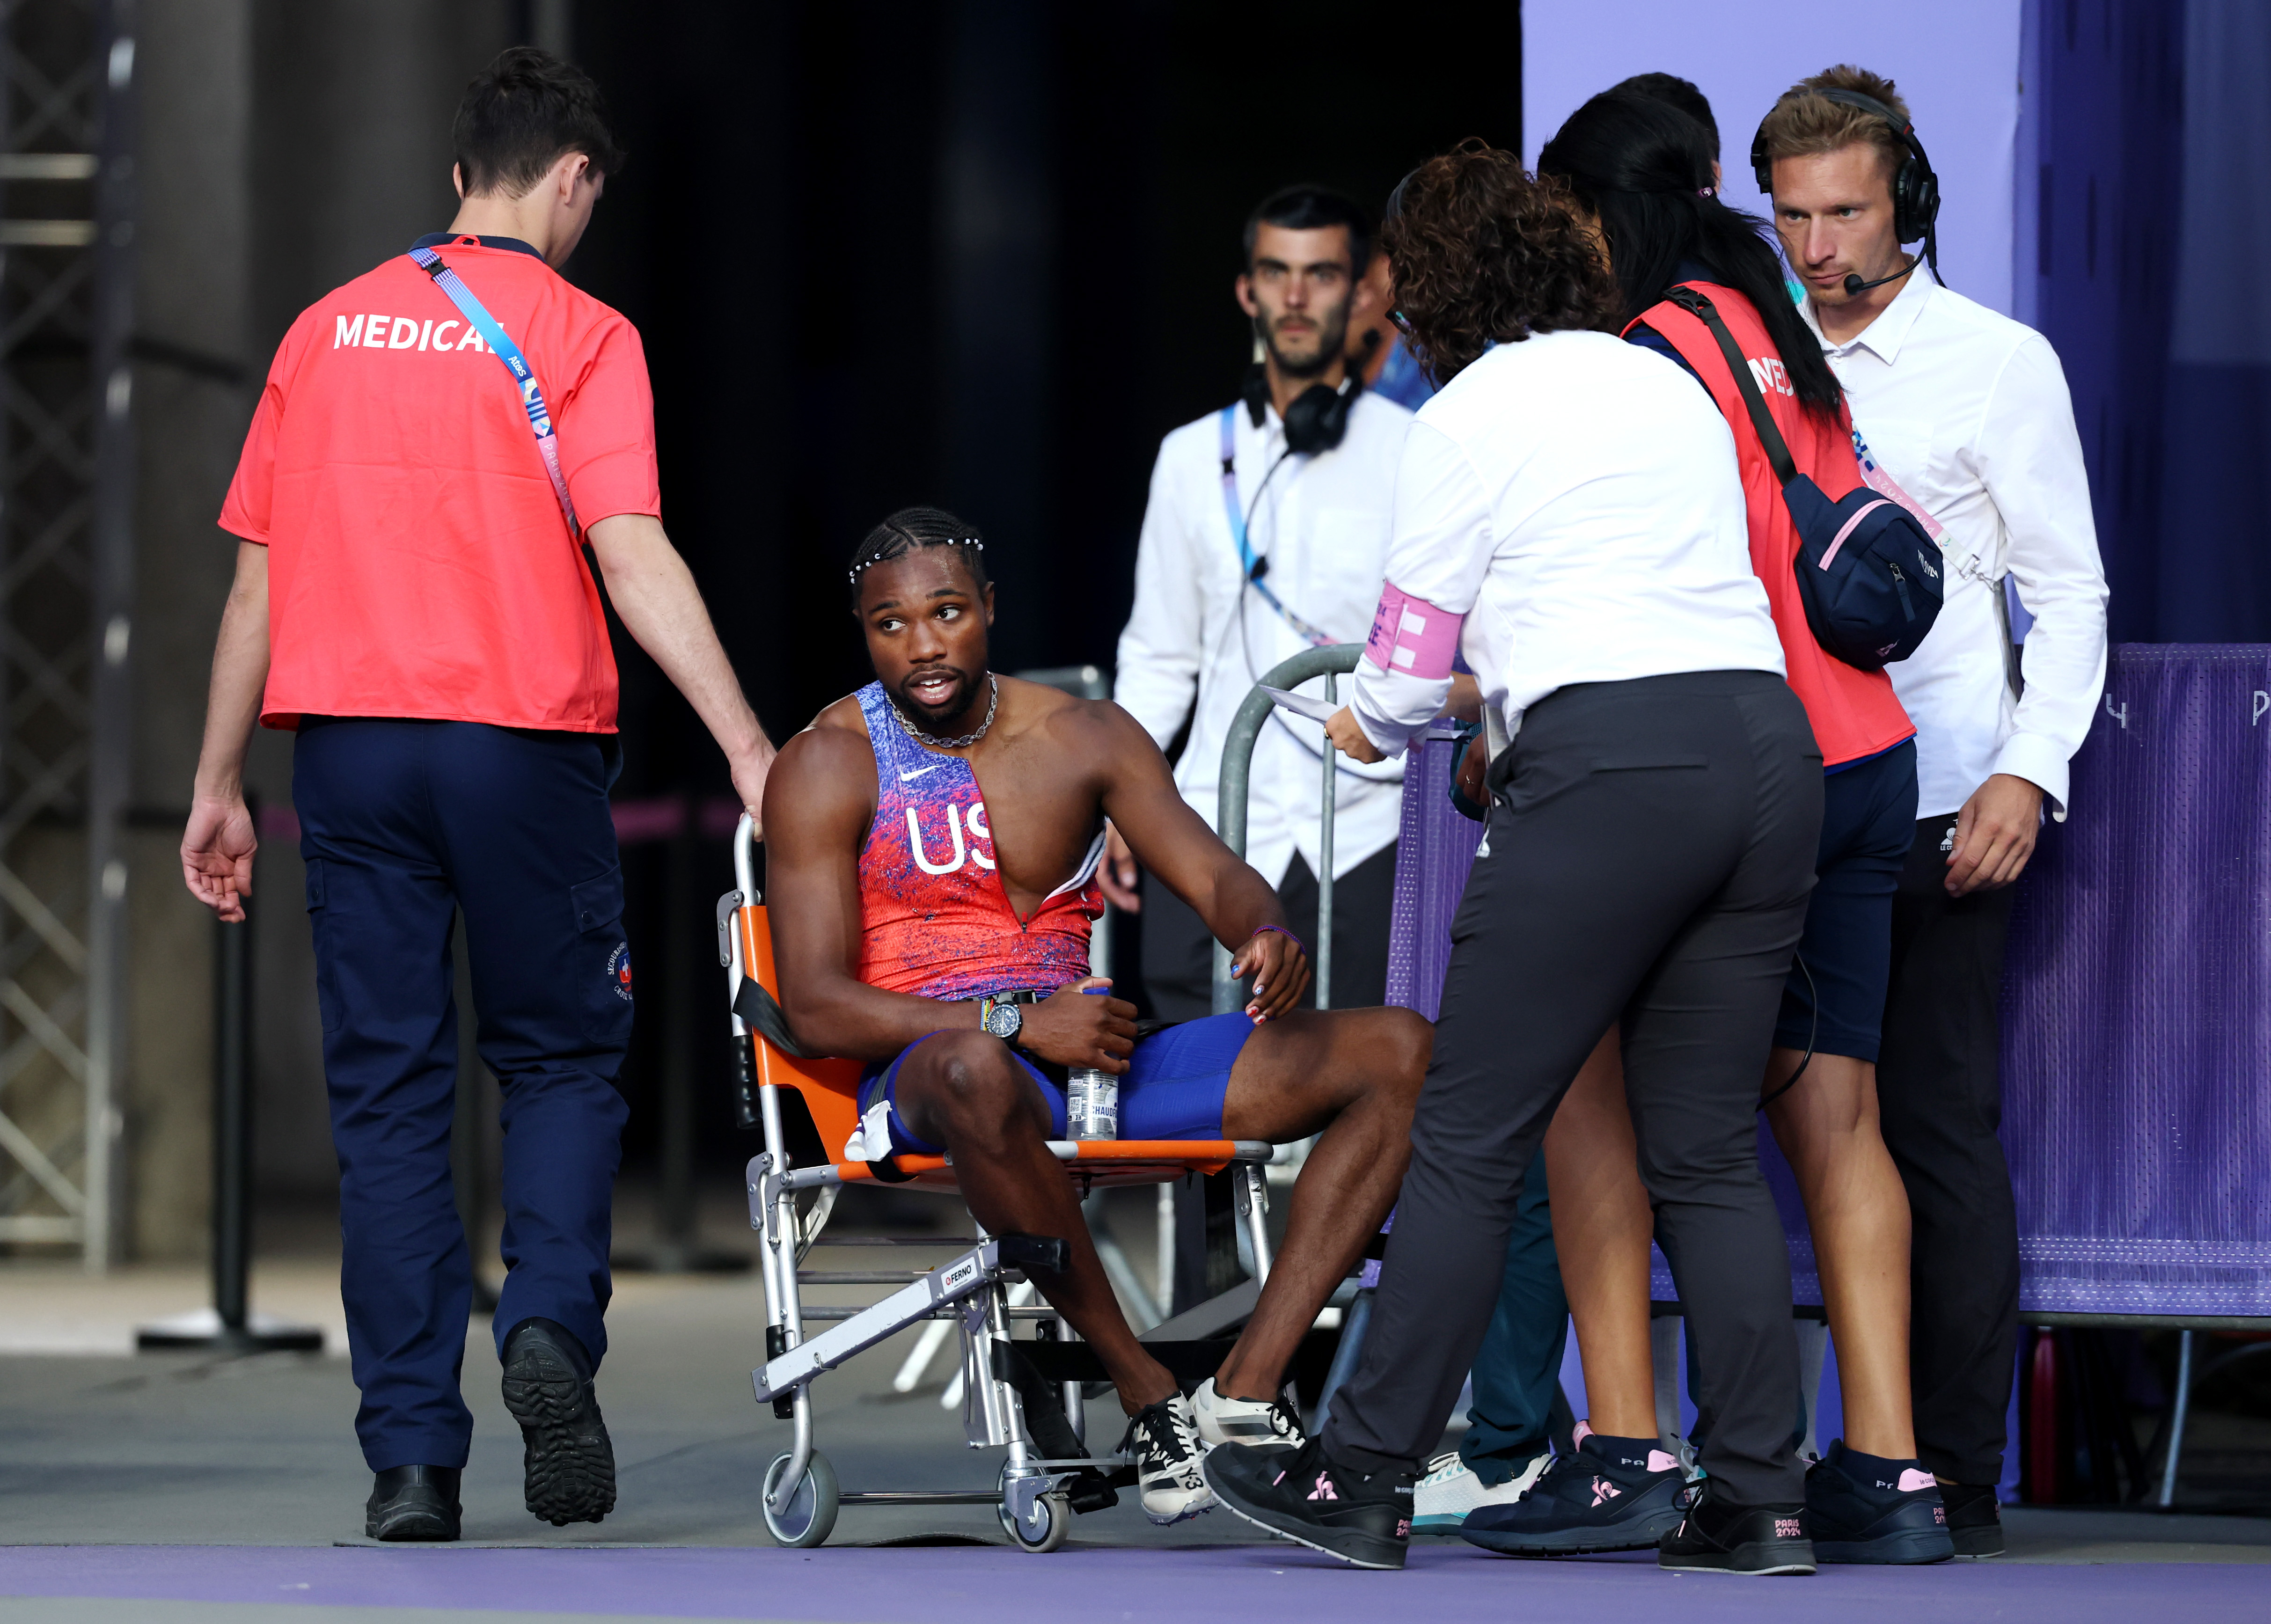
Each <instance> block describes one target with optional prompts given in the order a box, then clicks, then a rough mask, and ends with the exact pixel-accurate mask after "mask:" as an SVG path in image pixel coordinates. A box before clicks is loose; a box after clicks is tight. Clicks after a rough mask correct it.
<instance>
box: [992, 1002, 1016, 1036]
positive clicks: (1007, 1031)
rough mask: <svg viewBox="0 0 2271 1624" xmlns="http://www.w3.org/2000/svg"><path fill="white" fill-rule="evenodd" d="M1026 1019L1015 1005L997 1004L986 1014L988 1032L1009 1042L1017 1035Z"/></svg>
mask: <svg viewBox="0 0 2271 1624" xmlns="http://www.w3.org/2000/svg"><path fill="white" fill-rule="evenodd" d="M1024 1024H1025V1017H1024V1014H1023V1012H1021V1011H1020V1010H1019V1009H1018V1008H1017V1006H1016V1004H1013V1003H1005V1004H997V1005H995V1006H994V1008H993V1009H988V1010H987V1012H986V1030H987V1032H992V1033H993V1034H994V1036H995V1037H997V1038H1000V1039H1002V1040H1003V1041H1004V1042H1007V1041H1008V1040H1009V1039H1011V1038H1014V1037H1016V1035H1017V1030H1018V1028H1019V1027H1021V1026H1023V1025H1024Z"/></svg>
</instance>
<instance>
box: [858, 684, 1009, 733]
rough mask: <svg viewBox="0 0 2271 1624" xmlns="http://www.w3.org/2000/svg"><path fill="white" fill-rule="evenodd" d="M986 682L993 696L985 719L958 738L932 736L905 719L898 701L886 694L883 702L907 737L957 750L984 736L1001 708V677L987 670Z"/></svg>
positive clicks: (905, 716) (988, 704) (989, 700)
mask: <svg viewBox="0 0 2271 1624" xmlns="http://www.w3.org/2000/svg"><path fill="white" fill-rule="evenodd" d="M986 682H987V686H988V687H989V688H990V689H992V690H993V697H991V698H989V699H987V702H986V719H985V720H984V721H982V722H980V723H979V724H978V731H977V732H976V733H966V734H963V735H962V737H960V738H959V739H934V738H932V737H931V736H930V735H929V734H927V733H925V732H923V731H922V729H921V728H920V727H917V726H915V725H914V724H913V723H912V722H911V721H909V720H907V715H906V712H905V711H902V710H900V709H899V702H898V701H897V700H896V699H892V698H890V696H888V695H886V696H885V702H886V703H887V704H890V707H891V714H892V715H893V716H896V717H897V718H898V719H899V726H901V727H904V728H905V729H906V734H907V737H909V738H910V739H912V740H913V741H915V742H916V743H917V744H927V745H928V746H930V748H931V749H934V750H958V749H964V748H966V747H967V746H970V745H972V744H975V743H977V742H978V741H979V740H980V739H982V738H984V737H985V736H986V730H987V728H989V727H991V726H994V711H996V710H998V709H1000V708H1001V678H999V677H997V676H995V675H994V674H993V673H992V672H990V671H989V672H987V674H986Z"/></svg>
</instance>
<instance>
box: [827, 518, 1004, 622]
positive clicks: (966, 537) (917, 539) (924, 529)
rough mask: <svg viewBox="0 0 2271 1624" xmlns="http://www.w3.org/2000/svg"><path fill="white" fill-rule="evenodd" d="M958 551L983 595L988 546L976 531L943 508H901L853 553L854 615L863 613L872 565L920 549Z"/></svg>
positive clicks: (863, 539) (851, 576)
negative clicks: (864, 584) (865, 578)
mask: <svg viewBox="0 0 2271 1624" xmlns="http://www.w3.org/2000/svg"><path fill="white" fill-rule="evenodd" d="M922 547H957V548H962V549H963V551H962V562H963V564H964V567H966V568H967V569H968V570H969V571H970V575H971V578H972V580H974V581H976V582H977V583H978V590H979V592H984V591H985V590H986V587H987V579H986V543H985V541H984V540H981V539H980V538H979V534H978V532H977V530H976V528H975V527H974V526H972V525H967V524H964V522H963V521H962V520H960V519H958V518H955V517H954V515H953V514H951V513H949V512H948V511H947V510H945V509H943V508H901V509H900V510H898V511H897V512H896V513H894V514H892V515H891V516H890V518H887V519H885V520H884V521H883V522H882V524H880V525H876V526H875V528H874V529H873V530H871V531H869V532H868V533H867V535H866V536H864V537H863V538H861V540H860V545H859V546H858V547H856V548H853V549H852V567H851V570H850V571H849V572H848V573H847V574H846V575H845V579H846V580H847V581H849V582H850V583H851V584H852V612H853V614H854V615H857V614H858V613H859V612H860V576H862V575H863V574H865V573H866V572H867V570H868V569H869V568H870V567H871V566H873V565H875V564H882V563H889V562H890V561H891V560H892V559H894V558H904V557H905V556H906V555H908V554H909V553H912V552H913V551H914V550H915V549H916V548H922Z"/></svg>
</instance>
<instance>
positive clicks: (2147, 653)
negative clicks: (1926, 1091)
mask: <svg viewBox="0 0 2271 1624" xmlns="http://www.w3.org/2000/svg"><path fill="white" fill-rule="evenodd" d="M2267 712H2271V647H2265V646H2262V645H2239V644H2133V645H2127V646H2124V647H2120V648H2118V649H2116V650H2115V651H2114V653H2113V658H2112V661H2111V668H2110V669H2109V671H2108V673H2107V675H2106V689H2105V698H2104V700H2103V703H2102V704H2100V705H2099V707H2098V711H2097V718H2096V724H2095V726H2092V727H2091V729H2090V734H2089V741H2088V742H2087V743H2086V744H2084V745H2083V747H2082V749H2081V753H2080V754H2079V755H2078V756H2075V758H2074V782H2073V786H2072V789H2071V792H2070V793H2071V802H2070V805H2071V815H2070V817H2069V819H2068V821H2067V822H2066V823H2063V824H2059V823H2051V824H2048V825H2046V826H2045V827H2044V831H2043V838H2042V843H2041V845H2040V846H2038V847H2037V848H2036V856H2035V859H2034V861H2033V864H2032V866H2031V868H2030V869H2029V873H2028V875H2027V877H2026V879H2025V880H2024V881H2022V883H2021V886H2020V890H2019V896H2018V899H2017V903H2016V906H2015V909H2014V914H2013V918H2012V923H2011V941H2010V949H2009V953H2008V956H2007V959H2006V962H2005V970H2004V983H2003V1143H2004V1147H2005V1149H2006V1151H2007V1153H2008V1155H2009V1157H2010V1160H2011V1176H2012V1181H2013V1182H2014V1185H2015V1186H2016V1187H2017V1189H2018V1196H2019V1233H2020V1254H2021V1257H2022V1260H2023V1264H2024V1269H2023V1274H2022V1287H2021V1302H2022V1305H2023V1307H2027V1308H2032V1309H2037V1310H2047V1311H2064V1312H2068V1313H2100V1314H2200V1315H2211V1314H2213V1315H2271V714H2267Z"/></svg>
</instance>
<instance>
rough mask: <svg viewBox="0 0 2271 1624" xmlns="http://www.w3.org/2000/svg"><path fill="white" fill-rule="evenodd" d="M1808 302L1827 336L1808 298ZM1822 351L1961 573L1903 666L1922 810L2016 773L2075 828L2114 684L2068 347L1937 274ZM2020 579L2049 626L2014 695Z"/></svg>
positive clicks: (1898, 671) (1856, 417)
mask: <svg viewBox="0 0 2271 1624" xmlns="http://www.w3.org/2000/svg"><path fill="white" fill-rule="evenodd" d="M1802 309H1803V312H1804V315H1805V317H1806V324H1807V325H1808V326H1810V327H1812V328H1813V332H1814V336H1815V337H1816V338H1821V320H1820V318H1819V317H1817V316H1816V314H1815V313H1814V309H1813V302H1812V301H1810V300H1809V301H1808V302H1806V304H1805V305H1804V306H1803V307H1802ZM1821 347H1822V349H1823V351H1824V353H1825V354H1827V355H1828V358H1829V365H1830V369H1831V370H1833V371H1835V373H1836V374H1837V377H1838V381H1839V382H1840V383H1842V384H1844V386H1845V392H1846V398H1847V399H1848V401H1849V403H1850V406H1851V407H1852V411H1853V423H1854V427H1855V428H1857V429H1858V431H1859V434H1860V436H1861V438H1862V439H1863V440H1864V441H1865V442H1866V443H1867V446H1868V451H1869V454H1870V455H1871V456H1872V457H1873V458H1874V459H1875V460H1876V461H1877V463H1878V464H1879V465H1880V466H1881V467H1882V468H1883V469H1884V471H1885V472H1886V473H1889V474H1890V475H1891V476H1892V478H1893V479H1894V480H1895V481H1896V482H1897V483H1898V484H1899V486H1900V487H1901V488H1902V490H1904V491H1906V492H1907V493H1908V495H1910V496H1911V497H1913V498H1915V500H1916V503H1917V505H1919V506H1921V507H1922V508H1923V509H1924V510H1925V512H1927V513H1929V514H1931V515H1932V518H1935V519H1937V520H1938V521H1939V522H1940V525H1941V526H1942V527H1943V530H1944V532H1945V533H1944V534H1943V535H1942V536H1941V537H1940V545H1941V546H1942V547H1944V548H1946V549H1947V555H1948V562H1949V563H1950V565H1951V566H1952V568H1951V569H1950V570H1948V573H1947V577H1946V582H1947V600H1946V602H1945V603H1944V605H1943V606H1942V607H1941V609H1940V618H1939V619H1938V620H1937V621H1935V622H1933V623H1932V634H1931V635H1930V636H1929V637H1926V638H1925V640H1924V645H1923V646H1922V647H1921V648H1919V649H1917V652H1915V653H1914V654H1912V655H1910V657H1909V658H1908V659H1904V660H1902V661H1900V662H1899V663H1898V664H1896V665H1894V666H1892V667H1889V669H1890V671H1891V673H1892V677H1893V687H1894V688H1895V690H1896V691H1898V693H1899V694H1900V697H1901V703H1902V704H1903V705H1905V706H1906V707H1907V708H1908V713H1909V716H1910V719H1911V720H1913V721H1914V722H1915V723H1916V725H1917V816H1918V817H1920V818H1925V817H1938V816H1945V815H1946V814H1947V813H1950V812H1954V811H1956V810H1958V809H1959V808H1962V805H1963V803H1964V802H1965V801H1968V800H1969V799H1970V797H1971V794H1972V792H1973V791H1975V790H1977V788H1978V787H1979V786H1981V785H1982V784H1984V783H1985V782H1986V781H1987V779H1988V778H1989V777H1990V776H1991V775H1992V774H1994V773H1998V772H2007V773H2010V774H2013V775H2014V776H2015V777H2018V778H2024V779H2026V780H2027V781H2028V782H2029V783H2030V784H2034V785H2036V786H2040V788H2041V789H2042V791H2043V793H2044V796H2045V797H2046V798H2047V800H2048V801H2049V802H2050V807H2051V814H2052V816H2056V817H2059V818H2064V817H2065V816H2066V763H2067V761H2068V760H2069V759H2070V758H2071V757H2072V756H2073V755H2074V752H2075V751H2076V750H2078V749H2081V741H2082V740H2083V739H2084V738H2085V737H2087V736H2088V734H2089V722H2090V717H2091V715H2092V713H2093V712H2094V711H2096V706H2097V701H2098V696H2099V694H2100V693H2101V692H2103V689H2104V686H2105V570H2104V568H2103V565H2102V564H2101V563H2100V562H2099V561H2098V556H2097V527H2096V524H2095V522H2094V521H2093V520H2092V518H2091V516H2090V509H2089V474H2088V472H2087V470H2086V469H2085V468H2084V466H2083V464H2082V459H2081V438H2080V437H2079V436H2077V435H2076V434H2075V432H2074V402H2073V400H2072V399H2071V397H2070V396H2069V395H2068V394H2067V392H2066V374H2065V373H2064V372H2063V371H2062V370H2061V369H2059V360H2058V355H2057V354H2056V353H2055V352H2054V351H2052V350H2051V346H2050V341H2049V340H2048V339H2044V337H2043V336H2042V334H2040V333H2038V332H2035V331H2034V329H2032V328H2031V327H2028V326H2025V325H2023V324H2021V323H2018V322H2014V321H2013V320H2012V319H2011V318H2010V317H2007V316H1999V315H1998V314H1996V313H1995V312H1994V311H1992V310H1991V309H1987V308H1986V307H1985V306H1984V305H1979V304H1975V303H1973V302H1971V301H1970V300H1969V299H1966V298H1964V297H1963V296H1962V294H1955V293H1950V292H1949V291H1948V290H1947V288H1945V287H1940V286H1939V285H1938V284H1937V283H1935V282H1933V281H1932V279H1931V274H1930V272H1925V271H1918V272H1916V273H1915V274H1914V275H1912V276H1910V278H1909V279H1908V280H1907V281H1905V282H1904V283H1902V286H1901V291H1900V293H1899V294H1898V295H1897V296H1896V297H1895V299H1894V300H1893V302H1891V303H1890V304H1888V305H1887V306H1886V307H1885V309H1883V310H1881V311H1880V312H1879V313H1878V316H1877V319H1876V320H1874V321H1873V322H1871V323H1870V324H1868V326H1866V327H1865V328H1864V329H1862V331H1861V332H1860V333H1859V334H1858V335H1857V336H1856V337H1854V338H1852V339H1849V340H1848V341H1846V342H1845V343H1843V344H1831V343H1830V342H1829V341H1828V339H1822V340H1821ZM2006 573H2008V574H2009V575H2010V577H2012V579H2013V580H2014V581H2015V582H2017V584H2018V588H2019V600H2020V601H2021V602H2022V603H2023V604H2024V605H2025V606H2026V607H2027V609H2028V611H2029V613H2030V614H2031V615H2033V616H2034V617H2035V619H2034V625H2033V627H2032V629H2029V632H2028V633H2027V641H2026V644H2025V653H2024V658H2023V662H2022V672H2023V674H2024V677H2025V692H2024V696H2023V697H2018V698H2015V699H2014V697H2013V696H2012V693H2011V686H2010V682H2009V677H2008V667H2007V662H2006V651H2007V644H2006V642H2005V639H2004V632H2003V622H2002V619H2001V616H2000V615H1999V612H1998V607H1997V603H1996V593H1997V592H1999V590H2000V587H1999V585H1997V584H1998V583H1999V582H2000V581H2001V579H2002V577H2003V576H2004V575H2005V574H2006Z"/></svg>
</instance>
